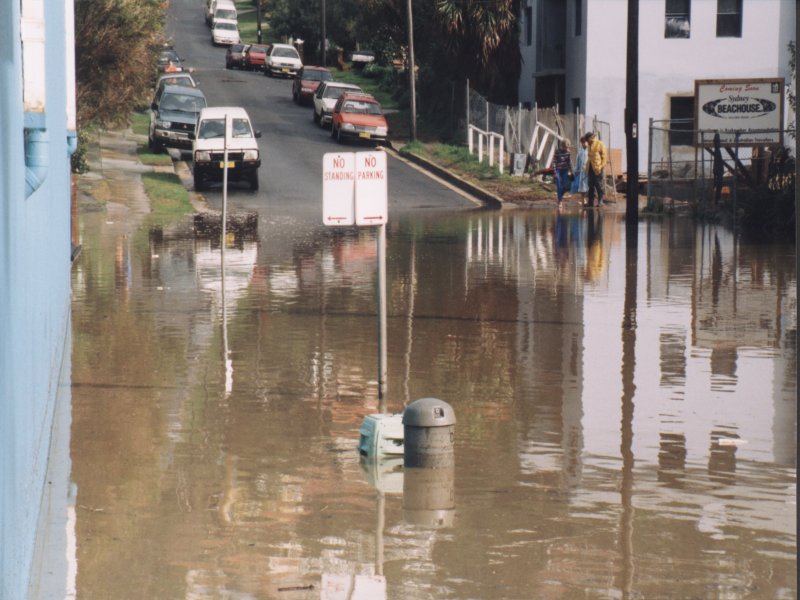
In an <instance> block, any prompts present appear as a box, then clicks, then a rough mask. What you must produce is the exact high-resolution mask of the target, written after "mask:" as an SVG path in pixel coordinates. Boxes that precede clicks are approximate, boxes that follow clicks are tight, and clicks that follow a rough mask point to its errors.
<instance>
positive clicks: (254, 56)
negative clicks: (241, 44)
mask: <svg viewBox="0 0 800 600" xmlns="http://www.w3.org/2000/svg"><path fill="white" fill-rule="evenodd" d="M267 52H269V45H268V44H251V45H250V47H249V48H248V49H247V50H246V51H245V53H244V68H245V69H250V70H251V71H263V70H264V65H265V64H266V62H267Z"/></svg>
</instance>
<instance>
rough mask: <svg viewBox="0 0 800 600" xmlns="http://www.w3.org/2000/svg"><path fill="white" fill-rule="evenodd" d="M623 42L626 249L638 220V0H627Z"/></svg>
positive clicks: (630, 243) (633, 236) (636, 229)
mask: <svg viewBox="0 0 800 600" xmlns="http://www.w3.org/2000/svg"><path fill="white" fill-rule="evenodd" d="M627 42H628V46H627V68H626V85H625V134H626V136H627V144H626V150H627V155H628V156H627V159H628V185H627V189H626V194H625V195H626V199H627V202H626V205H625V229H626V233H627V238H626V239H627V240H628V247H629V248H630V247H636V241H635V236H636V234H637V231H638V222H639V132H638V129H639V124H638V121H639V0H628V37H627ZM609 137H610V136H609ZM610 143H611V140H610V139H609V144H610ZM632 238H633V239H632ZM631 245H633V246H631Z"/></svg>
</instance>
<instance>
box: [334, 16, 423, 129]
mask: <svg viewBox="0 0 800 600" xmlns="http://www.w3.org/2000/svg"><path fill="white" fill-rule="evenodd" d="M323 1H324V0H323ZM407 6H408V77H409V79H408V84H409V91H410V93H411V141H412V142H413V141H415V140H416V139H417V89H416V88H417V82H416V79H417V78H416V73H415V71H416V67H415V64H414V19H413V17H412V14H411V0H407Z"/></svg>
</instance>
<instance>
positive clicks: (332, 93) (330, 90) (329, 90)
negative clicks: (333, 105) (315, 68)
mask: <svg viewBox="0 0 800 600" xmlns="http://www.w3.org/2000/svg"><path fill="white" fill-rule="evenodd" d="M357 91H358V90H356V89H353V88H343V87H339V86H338V85H329V86H326V87H325V91H324V92H323V98H338V97H339V96H341V95H342V94H344V93H345V92H357Z"/></svg>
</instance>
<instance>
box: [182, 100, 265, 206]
mask: <svg viewBox="0 0 800 600" xmlns="http://www.w3.org/2000/svg"><path fill="white" fill-rule="evenodd" d="M226 122H227V124H228V127H227V130H226V128H225V123H226ZM260 137H261V132H260V131H254V130H253V125H252V123H251V122H250V116H249V115H248V114H247V111H246V110H245V109H243V108H241V107H239V106H209V107H206V108H204V109H202V110H201V111H200V115H199V116H198V117H197V125H196V126H195V130H194V133H193V134H192V135H191V138H192V165H193V166H192V170H193V171H194V189H195V191H200V190H201V189H203V186H204V185H205V183H206V182H207V181H222V175H223V170H224V168H225V162H224V160H223V157H224V154H225V145H226V142H227V148H228V179H229V180H239V181H246V182H248V183H249V184H250V188H251V189H253V190H257V189H258V168H259V167H260V166H261V154H260V152H259V148H258V141H257V140H256V138H260Z"/></svg>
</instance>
